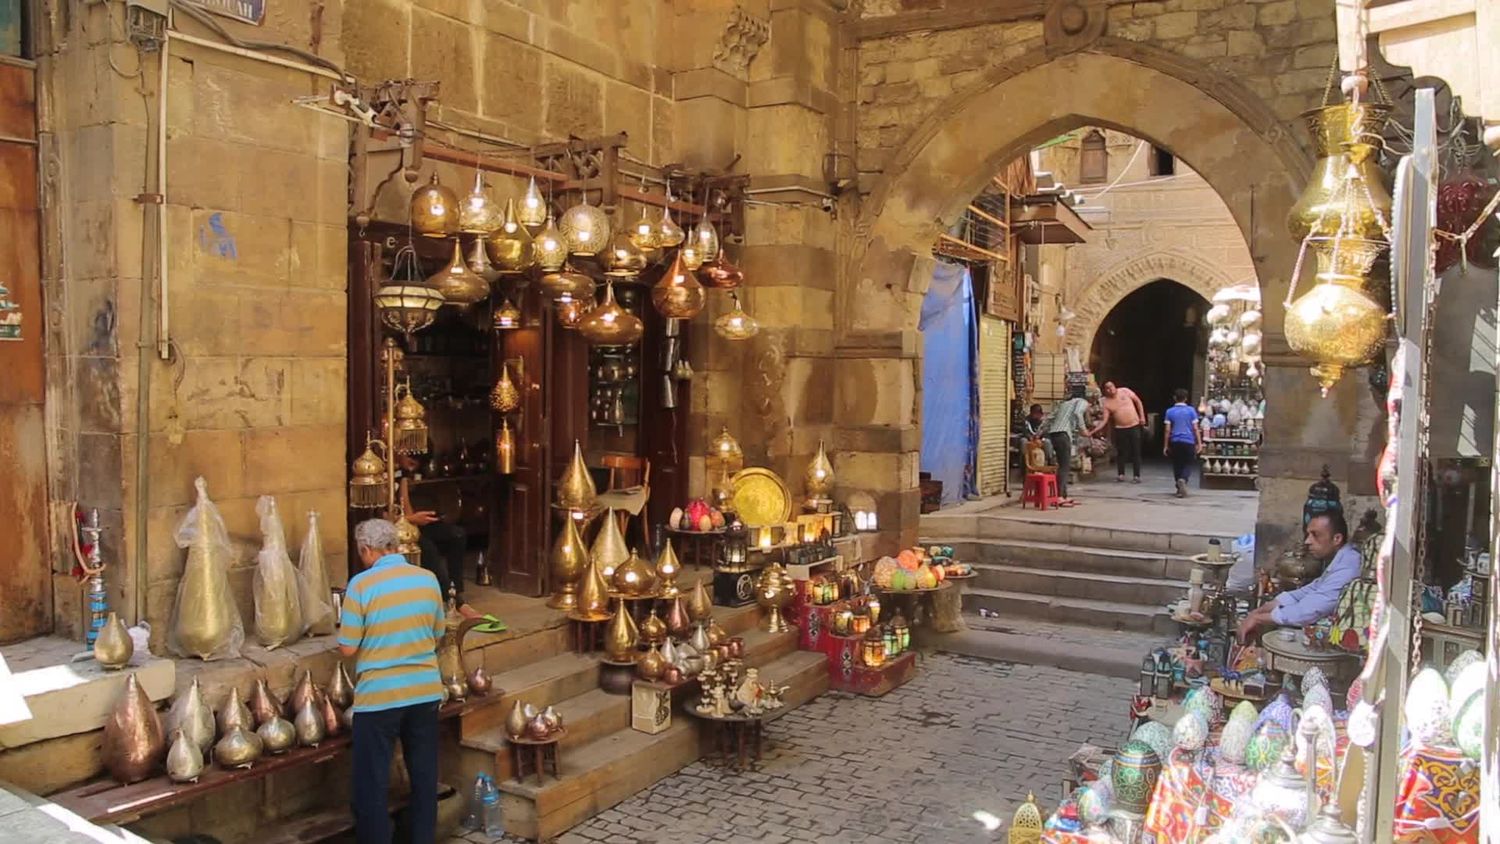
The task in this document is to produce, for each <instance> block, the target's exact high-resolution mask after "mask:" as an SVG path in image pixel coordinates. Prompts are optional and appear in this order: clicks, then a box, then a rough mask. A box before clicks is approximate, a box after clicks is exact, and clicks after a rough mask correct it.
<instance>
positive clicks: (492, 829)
mask: <svg viewBox="0 0 1500 844" xmlns="http://www.w3.org/2000/svg"><path fill="white" fill-rule="evenodd" d="M480 776H483V777H484V798H483V805H484V811H483V814H482V817H483V819H484V835H485V837H486V838H488V839H490V840H491V841H499V840H500V839H501V838H504V837H505V822H504V821H503V820H502V819H501V817H500V789H499V788H497V787H495V781H494V780H493V779H490V776H489V775H488V774H481V775H480Z"/></svg>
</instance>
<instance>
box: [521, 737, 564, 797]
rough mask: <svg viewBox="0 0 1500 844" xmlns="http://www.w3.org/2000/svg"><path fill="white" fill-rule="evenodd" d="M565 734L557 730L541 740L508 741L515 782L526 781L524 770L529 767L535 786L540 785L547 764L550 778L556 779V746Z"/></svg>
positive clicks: (522, 739)
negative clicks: (514, 771) (550, 768)
mask: <svg viewBox="0 0 1500 844" xmlns="http://www.w3.org/2000/svg"><path fill="white" fill-rule="evenodd" d="M566 732H567V731H566V730H558V731H557V732H555V733H553V734H552V735H550V736H548V737H546V738H544V739H541V740H537V739H529V738H513V739H510V761H511V764H512V767H514V768H515V770H516V782H520V781H521V780H524V779H526V773H527V771H526V769H527V768H528V767H529V768H531V773H532V774H533V775H535V776H536V781H537V784H538V785H541V783H542V777H543V776H544V775H545V774H546V773H547V766H548V764H549V763H550V764H551V766H552V776H553V777H554V778H556V777H557V776H558V773H557V744H558V742H559V741H561V740H562V737H563V735H564V734H565V733H566Z"/></svg>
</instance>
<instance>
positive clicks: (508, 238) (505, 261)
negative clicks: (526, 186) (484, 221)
mask: <svg viewBox="0 0 1500 844" xmlns="http://www.w3.org/2000/svg"><path fill="white" fill-rule="evenodd" d="M484 248H485V251H486V253H487V254H488V255H489V258H490V263H491V264H493V265H494V267H495V270H496V271H497V272H499V273H500V274H502V275H516V274H519V273H522V272H525V271H526V270H528V269H530V268H531V266H532V264H533V263H535V261H536V256H535V255H534V254H533V244H532V238H531V233H530V232H528V231H526V227H525V226H523V225H522V224H521V223H520V221H519V220H517V219H516V203H515V200H510V199H507V200H506V201H505V214H504V215H503V216H502V217H501V218H500V223H499V226H498V227H497V228H496V229H495V230H494V232H493V233H492V234H491V235H490V236H489V237H487V238H485V241H484Z"/></svg>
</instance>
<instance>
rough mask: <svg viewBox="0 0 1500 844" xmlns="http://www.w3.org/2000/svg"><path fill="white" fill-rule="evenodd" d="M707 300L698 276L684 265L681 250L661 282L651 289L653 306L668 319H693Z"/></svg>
mask: <svg viewBox="0 0 1500 844" xmlns="http://www.w3.org/2000/svg"><path fill="white" fill-rule="evenodd" d="M706 298H707V294H706V293H705V292H704V290H703V285H702V284H700V283H699V282H698V277H697V275H695V274H694V273H693V271H692V270H690V269H688V268H687V267H686V266H685V265H684V264H683V260H682V251H681V250H678V253H677V257H676V258H675V259H673V260H672V266H671V267H669V268H668V269H667V272H666V273H665V274H664V275H663V276H662V277H661V280H660V281H658V282H657V283H656V285H655V286H653V287H652V288H651V302H652V304H654V305H656V309H657V310H658V311H660V312H661V315H662V316H664V317H666V318H668V319H692V318H693V317H695V316H697V315H698V314H699V312H701V311H702V310H703V303H704V301H705V299H706Z"/></svg>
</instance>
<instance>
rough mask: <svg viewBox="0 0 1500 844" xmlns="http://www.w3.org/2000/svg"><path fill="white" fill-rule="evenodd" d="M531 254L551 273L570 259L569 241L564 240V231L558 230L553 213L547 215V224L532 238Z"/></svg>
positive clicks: (539, 264)
mask: <svg viewBox="0 0 1500 844" xmlns="http://www.w3.org/2000/svg"><path fill="white" fill-rule="evenodd" d="M531 254H532V255H533V256H534V257H535V259H536V263H537V266H539V267H541V268H542V270H543V271H544V272H549V273H555V272H557V271H558V270H560V269H562V266H563V264H564V263H565V262H566V261H567V260H568V243H567V241H565V240H563V234H562V232H560V231H558V230H557V223H556V221H554V220H553V219H552V215H551V214H548V215H547V225H545V226H543V227H542V230H541V231H540V232H537V235H536V237H535V238H533V239H532V241H531Z"/></svg>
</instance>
